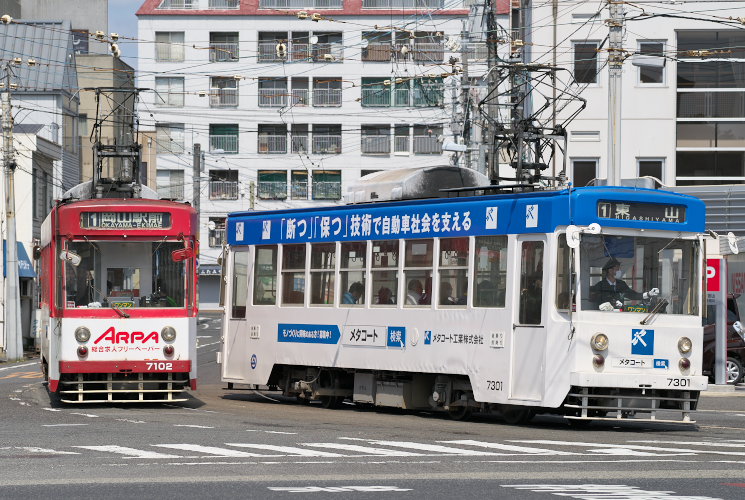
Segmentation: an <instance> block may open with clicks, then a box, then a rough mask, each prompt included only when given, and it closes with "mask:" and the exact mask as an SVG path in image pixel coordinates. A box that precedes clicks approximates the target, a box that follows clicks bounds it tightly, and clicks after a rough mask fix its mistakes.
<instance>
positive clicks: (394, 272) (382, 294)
mask: <svg viewBox="0 0 745 500" xmlns="http://www.w3.org/2000/svg"><path fill="white" fill-rule="evenodd" d="M370 267H371V268H372V293H373V294H374V295H373V300H372V304H373V305H376V306H388V307H393V306H395V305H396V303H397V302H398V296H397V295H398V240H392V241H391V240H388V241H373V242H372V265H371V266H370Z"/></svg>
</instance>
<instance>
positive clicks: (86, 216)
mask: <svg viewBox="0 0 745 500" xmlns="http://www.w3.org/2000/svg"><path fill="white" fill-rule="evenodd" d="M80 227H81V228H83V229H166V228H169V227H171V214H170V213H168V212H83V213H81V214H80Z"/></svg>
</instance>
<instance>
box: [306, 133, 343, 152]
mask: <svg viewBox="0 0 745 500" xmlns="http://www.w3.org/2000/svg"><path fill="white" fill-rule="evenodd" d="M313 154H319V155H322V154H341V135H317V134H313Z"/></svg>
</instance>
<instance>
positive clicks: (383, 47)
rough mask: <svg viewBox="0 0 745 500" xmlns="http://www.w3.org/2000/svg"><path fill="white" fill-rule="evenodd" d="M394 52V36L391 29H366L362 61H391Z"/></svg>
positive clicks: (363, 38)
mask: <svg viewBox="0 0 745 500" xmlns="http://www.w3.org/2000/svg"><path fill="white" fill-rule="evenodd" d="M392 54H393V36H392V34H391V32H390V31H364V32H363V33H362V61H363V62H389V61H390V60H391V55H392Z"/></svg>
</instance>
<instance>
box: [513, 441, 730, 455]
mask: <svg viewBox="0 0 745 500" xmlns="http://www.w3.org/2000/svg"><path fill="white" fill-rule="evenodd" d="M512 442H515V443H532V444H552V445H564V446H584V447H587V448H590V449H589V450H587V451H589V452H591V453H606V454H609V455H630V456H633V455H638V456H670V455H671V454H679V455H691V454H695V453H701V450H691V449H687V448H661V447H659V446H639V445H633V444H611V443H583V442H578V441H551V440H541V439H536V440H527V441H512ZM660 452H665V453H660ZM706 453H715V454H717V455H738V456H741V455H742V452H739V451H707V452H706Z"/></svg>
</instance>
